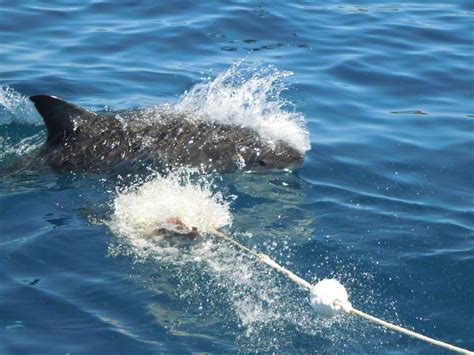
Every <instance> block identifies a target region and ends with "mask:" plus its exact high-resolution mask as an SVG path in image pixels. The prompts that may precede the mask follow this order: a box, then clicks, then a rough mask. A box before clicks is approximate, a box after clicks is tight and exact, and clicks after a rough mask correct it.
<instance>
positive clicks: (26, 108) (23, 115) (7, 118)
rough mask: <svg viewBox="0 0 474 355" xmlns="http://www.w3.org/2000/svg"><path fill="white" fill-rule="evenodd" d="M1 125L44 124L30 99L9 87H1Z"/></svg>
mask: <svg viewBox="0 0 474 355" xmlns="http://www.w3.org/2000/svg"><path fill="white" fill-rule="evenodd" d="M0 111H4V112H2V114H1V115H0V125H2V124H8V123H26V124H34V125H40V124H42V123H43V120H42V119H41V117H40V115H39V113H38V111H36V109H35V107H34V105H33V103H32V102H31V101H30V99H29V98H28V97H26V96H24V95H22V94H20V93H19V92H17V91H16V90H14V89H12V88H10V87H9V86H7V85H2V86H0Z"/></svg>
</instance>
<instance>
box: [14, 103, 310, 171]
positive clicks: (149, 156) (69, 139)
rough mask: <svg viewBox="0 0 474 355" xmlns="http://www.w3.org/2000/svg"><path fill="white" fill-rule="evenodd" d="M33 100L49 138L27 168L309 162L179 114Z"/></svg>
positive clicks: (284, 147) (256, 138)
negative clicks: (104, 109)
mask: <svg viewBox="0 0 474 355" xmlns="http://www.w3.org/2000/svg"><path fill="white" fill-rule="evenodd" d="M30 100H31V101H32V102H33V103H34V105H35V107H36V109H37V110H38V112H39V113H40V115H41V116H42V118H43V120H44V123H45V125H46V128H47V131H48V138H47V141H46V143H45V144H44V145H43V146H42V147H41V148H39V149H38V151H37V152H35V153H34V154H32V155H31V156H29V157H26V158H25V159H23V160H22V161H21V162H20V164H19V166H21V169H33V168H36V167H45V166H46V167H50V168H52V169H53V170H56V171H96V172H103V171H108V170H112V169H120V168H121V167H124V166H130V165H134V164H139V165H140V166H152V167H155V168H161V167H170V166H171V167H172V166H181V165H184V166H191V167H198V168H201V169H204V170H205V171H216V172H233V171H236V170H250V171H261V170H264V169H293V168H295V167H297V166H299V165H301V164H302V163H303V161H304V153H302V152H300V151H299V150H298V149H296V148H295V147H292V146H291V145H290V144H288V143H286V142H283V141H281V140H276V141H270V140H268V139H263V138H262V137H261V136H260V135H259V134H258V133H257V132H256V131H254V130H252V129H251V128H248V127H240V126H236V125H229V124H221V123H216V122H212V121H208V120H205V119H194V118H193V119H190V117H186V114H185V113H180V112H176V111H173V110H163V112H161V111H160V112H153V111H150V110H146V109H145V110H135V111H120V112H118V113H99V112H92V111H89V110H87V109H85V108H82V107H80V106H77V105H75V104H72V103H69V102H66V101H64V100H62V99H60V98H58V97H55V96H48V95H36V96H31V97H30ZM150 116H154V117H150Z"/></svg>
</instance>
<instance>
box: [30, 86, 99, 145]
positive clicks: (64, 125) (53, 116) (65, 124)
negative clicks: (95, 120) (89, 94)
mask: <svg viewBox="0 0 474 355" xmlns="http://www.w3.org/2000/svg"><path fill="white" fill-rule="evenodd" d="M30 100H31V101H33V103H34V104H35V106H36V109H37V110H38V112H39V113H40V115H41V116H42V117H43V120H44V123H45V125H46V128H47V129H48V141H47V142H48V143H50V144H59V143H61V142H62V141H64V139H66V138H67V137H68V136H69V135H70V134H71V133H72V132H73V131H74V129H75V121H78V120H84V119H87V118H89V117H95V116H96V114H95V113H94V112H91V111H87V110H86V109H83V108H82V107H79V106H77V105H74V104H71V103H69V102H66V101H64V100H61V99H60V98H57V97H55V96H48V95H36V96H31V97H30Z"/></svg>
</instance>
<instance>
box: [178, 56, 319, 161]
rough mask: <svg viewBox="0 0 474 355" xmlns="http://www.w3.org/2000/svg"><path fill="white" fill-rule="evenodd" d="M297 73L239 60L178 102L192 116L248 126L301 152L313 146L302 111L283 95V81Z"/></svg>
mask: <svg viewBox="0 0 474 355" xmlns="http://www.w3.org/2000/svg"><path fill="white" fill-rule="evenodd" d="M291 75H293V73H292V72H289V71H280V70H278V69H277V68H275V67H274V66H271V65H270V66H245V65H244V63H243V62H237V63H235V64H234V65H232V66H231V67H230V68H229V69H227V70H226V71H224V72H222V73H220V74H219V75H218V76H217V77H216V78H214V79H211V78H206V79H204V80H203V82H202V83H199V84H196V85H195V86H193V87H192V88H191V89H190V90H189V91H187V92H185V93H184V95H183V96H182V97H181V98H180V100H179V102H178V103H177V104H176V105H175V108H176V109H177V110H178V111H182V112H186V113H192V114H193V115H189V116H190V117H201V118H206V119H208V120H211V121H214V122H218V123H223V124H229V125H236V126H241V127H248V128H251V129H253V130H255V131H256V132H258V133H259V134H260V135H261V137H262V138H264V139H267V140H269V141H278V140H280V141H283V142H286V143H288V144H290V145H291V146H293V147H294V148H295V149H298V150H299V151H300V152H302V153H304V152H306V151H307V150H309V149H310V140H309V134H308V131H307V129H306V126H305V119H304V116H303V114H302V113H300V112H297V111H296V110H295V109H294V106H293V105H292V103H291V102H290V101H288V100H287V99H285V98H284V97H283V96H282V93H283V92H284V91H285V90H287V89H288V86H287V84H286V83H285V82H284V81H283V80H284V79H285V78H287V77H289V76H291Z"/></svg>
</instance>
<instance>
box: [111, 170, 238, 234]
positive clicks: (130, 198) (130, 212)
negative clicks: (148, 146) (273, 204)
mask: <svg viewBox="0 0 474 355" xmlns="http://www.w3.org/2000/svg"><path fill="white" fill-rule="evenodd" d="M191 174H192V171H185V170H179V171H177V172H174V173H169V174H168V175H167V176H166V177H163V176H159V175H156V176H154V177H153V178H152V179H151V180H149V181H147V182H145V183H143V184H141V185H139V186H132V187H131V188H127V189H125V190H123V191H120V192H118V194H117V196H116V198H115V200H114V202H113V207H114V214H113V217H112V219H111V221H110V223H109V225H110V227H111V228H112V230H113V231H114V232H116V233H118V234H120V235H125V236H127V237H128V238H131V239H132V240H133V239H143V238H144V237H145V239H146V238H147V237H150V236H153V234H154V231H156V230H157V229H159V228H160V226H161V225H162V224H163V223H164V222H165V221H166V220H168V219H170V218H176V217H178V218H180V219H181V221H182V222H183V223H184V224H185V225H186V226H189V227H196V228H197V229H198V230H199V231H201V232H203V233H207V232H209V231H211V230H214V229H217V228H220V227H223V226H225V225H228V224H230V223H231V221H232V218H231V215H230V212H229V204H228V202H226V201H224V198H223V196H222V194H220V193H213V192H212V186H211V183H207V181H206V180H205V177H201V178H200V183H197V184H192V183H191V181H190V180H191Z"/></svg>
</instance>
